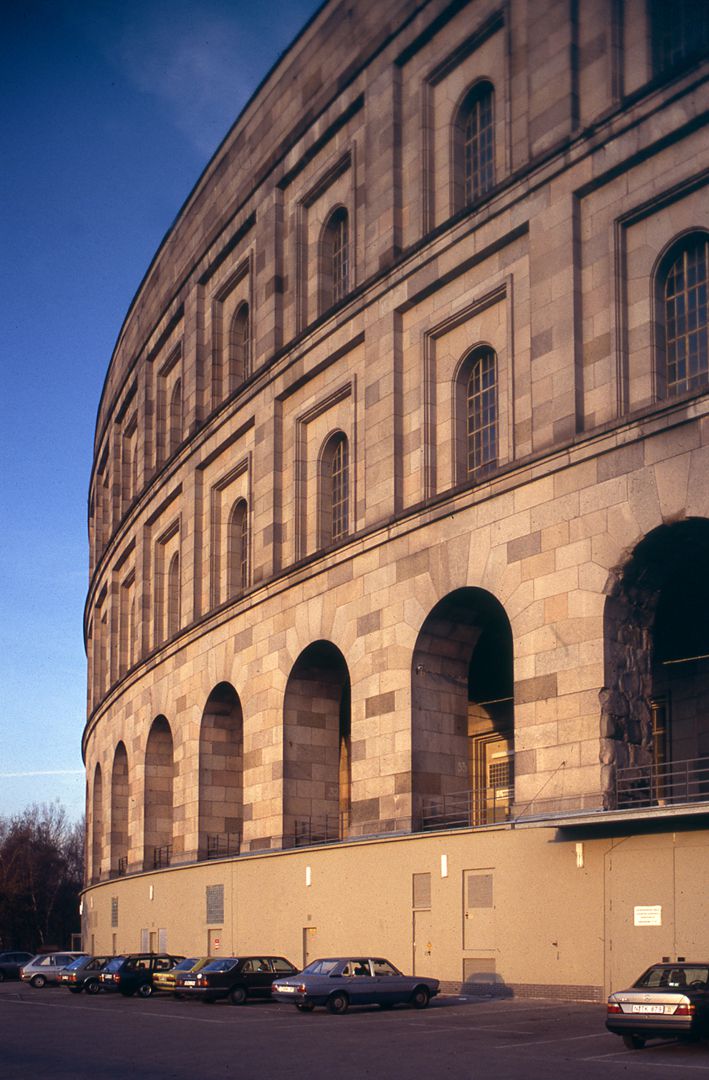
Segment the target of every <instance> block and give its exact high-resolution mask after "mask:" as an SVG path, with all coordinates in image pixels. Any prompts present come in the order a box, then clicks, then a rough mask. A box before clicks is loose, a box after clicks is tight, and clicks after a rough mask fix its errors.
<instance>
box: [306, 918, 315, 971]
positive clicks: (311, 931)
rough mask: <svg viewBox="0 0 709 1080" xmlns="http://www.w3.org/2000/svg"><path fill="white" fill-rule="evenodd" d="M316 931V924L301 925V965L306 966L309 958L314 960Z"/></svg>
mask: <svg viewBox="0 0 709 1080" xmlns="http://www.w3.org/2000/svg"><path fill="white" fill-rule="evenodd" d="M317 933H318V928H317V926H304V927H303V967H306V966H307V965H308V964H309V963H310V961H311V960H315V943H316V941H317Z"/></svg>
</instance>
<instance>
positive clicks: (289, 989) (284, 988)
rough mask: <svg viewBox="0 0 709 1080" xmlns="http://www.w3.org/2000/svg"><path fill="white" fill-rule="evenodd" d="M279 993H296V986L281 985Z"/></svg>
mask: <svg viewBox="0 0 709 1080" xmlns="http://www.w3.org/2000/svg"><path fill="white" fill-rule="evenodd" d="M278 993H279V994H294V993H295V987H294V986H279V987H278Z"/></svg>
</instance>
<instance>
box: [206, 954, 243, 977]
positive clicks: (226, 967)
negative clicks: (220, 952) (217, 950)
mask: <svg viewBox="0 0 709 1080" xmlns="http://www.w3.org/2000/svg"><path fill="white" fill-rule="evenodd" d="M238 963H239V958H238V957H236V956H223V957H222V958H221V960H212V961H211V962H210V963H209V964H206V965H205V966H204V967H203V968H202V971H203V972H204V973H205V975H206V974H209V972H210V971H231V969H232V968H233V967H236V965H237V964H238Z"/></svg>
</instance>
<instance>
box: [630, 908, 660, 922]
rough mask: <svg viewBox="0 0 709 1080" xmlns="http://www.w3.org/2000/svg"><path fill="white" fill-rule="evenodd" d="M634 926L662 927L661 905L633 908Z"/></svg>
mask: <svg viewBox="0 0 709 1080" xmlns="http://www.w3.org/2000/svg"><path fill="white" fill-rule="evenodd" d="M634 914H635V917H634V919H633V922H634V924H635V926H662V905H661V904H646V905H644V906H642V907H636V908H635V913H634Z"/></svg>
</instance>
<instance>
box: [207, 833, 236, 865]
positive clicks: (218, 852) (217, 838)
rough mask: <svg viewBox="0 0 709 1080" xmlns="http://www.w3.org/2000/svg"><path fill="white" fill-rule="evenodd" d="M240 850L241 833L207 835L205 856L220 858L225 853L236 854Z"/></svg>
mask: <svg viewBox="0 0 709 1080" xmlns="http://www.w3.org/2000/svg"><path fill="white" fill-rule="evenodd" d="M240 851H241V833H238V832H226V833H210V834H209V835H208V836H207V858H208V859H221V858H222V857H224V856H226V855H238V854H239V852H240Z"/></svg>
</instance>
